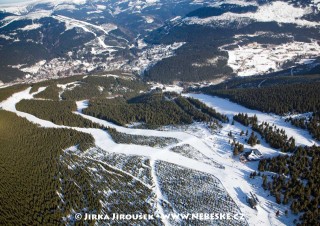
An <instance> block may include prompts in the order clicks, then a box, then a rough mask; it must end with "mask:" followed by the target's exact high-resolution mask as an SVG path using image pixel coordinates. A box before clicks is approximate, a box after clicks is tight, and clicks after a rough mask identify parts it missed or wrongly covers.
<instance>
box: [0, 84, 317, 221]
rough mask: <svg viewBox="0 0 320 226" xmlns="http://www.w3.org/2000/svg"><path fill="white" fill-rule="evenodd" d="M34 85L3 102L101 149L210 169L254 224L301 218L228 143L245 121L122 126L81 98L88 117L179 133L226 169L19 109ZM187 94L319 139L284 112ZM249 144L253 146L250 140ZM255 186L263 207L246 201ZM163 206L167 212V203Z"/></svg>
mask: <svg viewBox="0 0 320 226" xmlns="http://www.w3.org/2000/svg"><path fill="white" fill-rule="evenodd" d="M44 89H45V88H41V89H39V91H38V92H41V91H43V90H44ZM29 91H30V88H29V89H26V90H24V91H22V92H19V93H16V94H14V95H12V96H11V97H10V98H8V99H7V100H6V101H3V102H2V103H1V104H0V107H2V108H3V109H4V110H7V111H11V112H14V113H15V114H17V115H18V116H21V117H24V118H26V119H27V120H28V121H30V122H32V123H35V124H38V125H40V126H42V127H46V128H69V129H74V130H77V131H81V132H84V133H88V134H91V135H92V136H93V137H94V139H95V145H96V146H97V147H98V148H100V149H101V150H104V151H105V154H106V155H107V154H108V153H119V154H125V155H133V156H144V157H147V158H149V159H150V160H151V163H154V162H155V161H159V160H160V161H165V162H168V163H172V164H176V165H178V166H181V167H185V168H188V169H192V170H196V171H200V172H204V173H209V174H211V175H213V176H215V177H216V178H217V179H219V180H220V181H221V183H222V184H223V186H224V188H225V189H226V191H227V192H228V193H229V195H230V196H231V198H232V199H233V200H234V201H235V202H236V204H237V205H238V207H239V208H240V210H241V212H242V214H244V216H245V217H246V220H247V222H248V223H249V225H290V224H292V221H293V219H294V218H295V217H294V216H293V215H290V214H289V216H284V214H283V213H284V211H285V210H286V209H288V208H289V207H288V206H283V205H278V204H276V203H275V198H274V197H272V196H269V193H268V192H266V191H264V190H263V189H262V187H261V184H262V180H261V178H257V179H249V174H250V173H251V172H253V171H255V170H257V165H258V163H257V162H249V163H247V164H242V163H240V161H239V160H238V159H236V158H234V157H233V156H232V151H231V148H230V144H229V143H228V141H229V139H230V138H229V137H228V135H227V134H228V133H229V131H232V132H233V134H234V135H235V137H236V138H237V139H238V140H240V139H241V138H240V137H239V135H238V134H239V133H240V131H241V130H244V129H246V128H245V127H244V126H242V125H241V124H239V123H235V125H231V124H223V127H222V129H221V130H220V131H218V133H217V134H212V133H211V132H210V131H209V130H208V129H207V128H206V127H204V126H201V124H197V123H195V124H193V125H192V126H193V127H196V128H197V130H196V131H194V130H190V129H188V128H187V129H184V130H183V129H179V128H171V130H170V131H158V130H147V129H132V128H126V127H121V126H117V125H114V124H113V123H110V122H107V121H104V120H100V119H97V118H94V117H91V116H87V115H84V114H83V113H82V109H84V108H86V107H87V105H88V101H86V100H85V101H79V102H77V106H78V111H77V112H74V113H75V114H78V115H80V116H82V117H84V118H86V119H89V120H91V121H92V122H95V123H99V124H101V125H103V126H106V127H111V128H114V129H116V130H117V131H118V132H122V133H126V134H132V135H143V136H156V137H171V138H176V139H178V140H179V143H178V144H175V145H173V146H178V145H182V144H189V145H190V146H192V147H193V148H195V149H196V150H198V151H199V152H200V153H201V154H203V155H204V156H206V157H208V158H211V159H212V160H214V161H215V162H217V163H219V164H221V165H223V166H224V167H225V168H224V169H222V168H219V167H215V166H213V165H209V164H206V163H203V162H201V161H197V160H194V159H191V158H188V157H185V156H183V155H181V154H180V153H176V152H173V151H171V150H170V148H172V147H173V146H172V145H170V146H168V147H165V148H153V147H149V146H143V145H133V144H117V143H115V142H114V141H113V140H112V138H111V136H110V135H109V134H108V133H107V132H106V131H104V130H101V129H94V128H80V127H69V126H61V125H56V124H54V123H52V122H49V121H46V120H42V119H39V118H37V117H35V116H33V115H31V114H28V113H24V112H20V111H18V110H17V109H16V107H15V105H16V104H17V103H18V102H19V101H21V100H23V99H33V96H34V95H35V94H36V93H33V94H30V93H29ZM38 92H37V93H38ZM187 96H192V97H194V98H197V99H199V100H201V101H203V102H204V103H206V104H208V105H209V106H211V107H213V108H215V109H216V110H217V111H219V112H221V113H225V114H227V115H228V116H229V117H232V116H233V115H234V114H237V113H239V112H244V113H248V114H249V115H253V114H256V115H257V117H258V119H259V120H262V121H269V122H271V123H275V124H276V125H277V126H278V127H280V128H284V129H285V130H286V133H288V134H289V135H290V136H294V137H295V138H296V140H297V143H300V144H305V145H310V144H313V143H314V141H312V139H311V138H310V137H309V136H308V135H307V134H306V133H305V132H304V131H303V130H299V129H295V128H293V127H292V126H290V125H289V124H288V123H285V122H284V119H282V118H281V117H279V116H274V115H268V114H264V113H261V112H258V111H253V110H250V109H247V108H244V107H242V106H240V105H236V104H234V103H232V102H230V101H228V100H224V99H221V98H217V97H212V96H207V95H203V94H187ZM189 128H190V127H189ZM245 148H250V147H249V146H247V145H245ZM255 148H257V149H259V150H260V151H261V152H262V154H263V155H264V156H266V157H271V156H275V155H278V154H279V153H278V151H277V150H274V149H272V148H270V146H269V145H268V144H266V143H265V142H263V141H262V142H261V144H260V145H257V146H255ZM88 152H90V150H88ZM97 161H98V160H97ZM153 165H154V164H153ZM151 167H152V165H151ZM152 170H154V169H152ZM153 181H156V183H155V184H156V185H157V178H155V175H154V174H153ZM155 189H156V191H155V192H156V195H157V197H158V205H159V200H160V199H162V198H163V197H161V196H162V195H161V191H160V190H159V188H158V187H156V188H155ZM249 192H253V193H254V194H256V195H257V197H258V199H259V200H260V202H259V205H258V211H256V210H254V209H252V208H251V207H249V206H248V204H247V202H246V195H247V194H248V193H249ZM158 208H159V211H160V212H161V211H162V210H161V207H158ZM277 210H280V213H281V216H280V217H276V216H275V213H276V211H277ZM164 222H165V221H164ZM165 223H166V225H168V222H165Z"/></svg>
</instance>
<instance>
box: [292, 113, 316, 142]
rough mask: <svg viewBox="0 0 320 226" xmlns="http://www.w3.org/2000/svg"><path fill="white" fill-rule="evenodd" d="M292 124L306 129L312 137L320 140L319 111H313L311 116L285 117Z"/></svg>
mask: <svg viewBox="0 0 320 226" xmlns="http://www.w3.org/2000/svg"><path fill="white" fill-rule="evenodd" d="M286 120H287V121H290V122H291V123H292V125H294V126H297V127H300V128H302V129H307V130H308V131H309V133H310V134H311V135H312V136H313V138H314V139H317V140H320V112H313V114H312V115H311V116H305V117H295V118H293V117H289V118H287V119H286Z"/></svg>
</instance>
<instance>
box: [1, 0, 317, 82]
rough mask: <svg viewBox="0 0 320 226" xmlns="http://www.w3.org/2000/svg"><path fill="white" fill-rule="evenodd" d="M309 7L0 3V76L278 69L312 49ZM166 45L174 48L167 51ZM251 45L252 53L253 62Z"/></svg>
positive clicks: (192, 76)
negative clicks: (254, 55) (273, 50)
mask: <svg viewBox="0 0 320 226" xmlns="http://www.w3.org/2000/svg"><path fill="white" fill-rule="evenodd" d="M318 6H319V2H317V1H307V2H306V1H272V2H268V1H240V0H232V1H231V0H230V1H222V0H221V1H214V2H212V1H193V0H179V1H178V0H166V1H153V0H152V1H151V0H143V1H129V0H124V1H114V0H112V1H99V0H97V1H85V0H74V1H65V0H59V1H51V0H39V1H30V2H29V1H27V2H24V3H19V4H9V5H0V57H1V59H3V60H2V61H1V62H0V66H1V68H2V70H1V72H0V80H1V81H3V82H11V81H14V80H16V81H35V80H39V79H47V78H52V77H60V76H68V75H73V74H79V73H88V72H97V71H110V70H124V71H130V72H134V73H136V74H139V75H145V76H146V79H149V80H156V81H161V82H165V83H167V82H173V81H179V80H180V81H188V82H190V81H192V82H196V81H203V80H205V81H210V80H212V79H221V78H225V77H228V76H230V74H237V75H255V74H263V73H269V72H270V71H278V70H282V69H285V68H286V67H287V66H288V65H290V64H291V66H293V65H294V63H296V62H300V60H301V59H309V58H314V57H315V56H317V55H318V44H317V43H318V42H319V35H320V34H319V23H320V18H319V10H318ZM200 34H203V35H200ZM175 43H184V45H179V48H172V46H175V45H176V44H175ZM310 43H311V44H310ZM303 46H307V47H306V48H304V47H303ZM256 47H257V49H256ZM272 49H276V50H277V53H278V52H279V51H280V52H283V53H284V55H286V54H285V52H289V54H288V55H286V56H284V55H283V54H277V53H276V54H272V53H270V52H272ZM309 50H310V51H309ZM252 52H259V53H255V54H256V55H257V58H256V59H251V58H250V56H251V55H252V54H251V53H252ZM212 59H215V60H213V61H212ZM39 62H41V63H39ZM43 62H44V63H43ZM158 62H159V63H158ZM207 62H210V63H207ZM252 65H257V67H254V68H252ZM146 71H147V72H146ZM145 72H146V73H145ZM167 77H170V78H167Z"/></svg>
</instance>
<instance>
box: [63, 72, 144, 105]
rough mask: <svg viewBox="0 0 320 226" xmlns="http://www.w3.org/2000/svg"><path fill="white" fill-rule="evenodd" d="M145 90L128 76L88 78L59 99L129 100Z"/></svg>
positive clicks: (138, 81)
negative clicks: (108, 98)
mask: <svg viewBox="0 0 320 226" xmlns="http://www.w3.org/2000/svg"><path fill="white" fill-rule="evenodd" d="M115 76H117V75H115ZM147 89H148V85H146V84H145V83H143V82H142V81H140V80H138V79H132V78H131V77H128V76H121V77H113V76H110V77H107V76H88V77H85V78H83V79H81V80H79V81H78V84H76V85H75V86H74V87H72V88H71V89H67V90H66V91H64V92H63V93H62V94H61V97H62V99H63V100H84V99H91V98H94V97H114V96H124V97H125V98H129V97H133V96H136V95H137V94H139V92H140V91H146V90H147Z"/></svg>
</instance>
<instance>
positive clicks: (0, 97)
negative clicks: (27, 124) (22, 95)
mask: <svg viewBox="0 0 320 226" xmlns="http://www.w3.org/2000/svg"><path fill="white" fill-rule="evenodd" d="M27 87H28V86H27V85H15V86H10V87H6V88H2V89H0V102H1V101H4V100H6V99H8V98H9V97H10V96H12V94H14V93H17V92H19V91H22V90H24V89H26V88H27Z"/></svg>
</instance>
